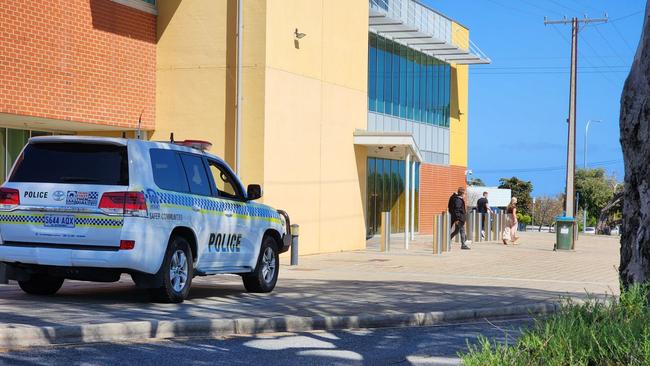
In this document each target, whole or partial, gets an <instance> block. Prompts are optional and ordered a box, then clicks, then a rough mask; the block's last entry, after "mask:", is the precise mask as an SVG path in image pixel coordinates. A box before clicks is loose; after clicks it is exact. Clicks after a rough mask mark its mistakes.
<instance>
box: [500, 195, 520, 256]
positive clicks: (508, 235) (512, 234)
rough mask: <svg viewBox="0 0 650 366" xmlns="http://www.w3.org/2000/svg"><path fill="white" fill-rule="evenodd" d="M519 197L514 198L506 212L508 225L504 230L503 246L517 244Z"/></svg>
mask: <svg viewBox="0 0 650 366" xmlns="http://www.w3.org/2000/svg"><path fill="white" fill-rule="evenodd" d="M517 224H518V222H517V197H512V199H511V200H510V204H509V205H508V208H507V210H506V225H505V228H504V229H503V245H508V241H510V242H512V244H513V245H516V244H517V240H519V237H518V236H517Z"/></svg>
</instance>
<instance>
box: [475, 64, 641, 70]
mask: <svg viewBox="0 0 650 366" xmlns="http://www.w3.org/2000/svg"><path fill="white" fill-rule="evenodd" d="M621 67H624V68H629V67H631V65H598V66H579V67H578V69H601V68H621ZM512 69H566V66H502V67H501V66H485V67H482V68H481V69H480V70H512ZM471 70H476V69H470V71H471Z"/></svg>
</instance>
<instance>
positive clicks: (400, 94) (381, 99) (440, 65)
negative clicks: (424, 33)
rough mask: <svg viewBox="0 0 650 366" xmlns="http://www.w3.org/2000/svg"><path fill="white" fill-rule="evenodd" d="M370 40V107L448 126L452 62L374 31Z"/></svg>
mask: <svg viewBox="0 0 650 366" xmlns="http://www.w3.org/2000/svg"><path fill="white" fill-rule="evenodd" d="M368 39H369V47H368V109H369V110H370V111H372V112H377V113H384V114H388V115H392V116H395V117H399V118H404V119H409V120H414V121H418V122H421V123H427V124H431V125H436V126H443V127H449V104H450V94H451V67H450V66H449V64H447V63H444V62H442V61H440V60H438V59H436V58H434V57H431V56H429V55H426V54H424V53H422V52H419V51H416V50H414V49H412V48H409V47H407V46H404V45H402V44H399V43H397V42H394V41H391V40H389V39H386V38H384V37H381V36H378V35H376V34H374V33H370V34H369V38H368Z"/></svg>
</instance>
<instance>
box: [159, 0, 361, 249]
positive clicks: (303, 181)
mask: <svg viewBox="0 0 650 366" xmlns="http://www.w3.org/2000/svg"><path fill="white" fill-rule="evenodd" d="M236 3H237V2H236V0H220V1H214V0H191V1H190V0H167V1H161V2H160V5H159V16H158V60H157V74H158V75H157V109H156V116H157V120H156V130H155V131H154V132H153V135H152V138H153V139H167V138H168V137H169V133H170V132H171V131H174V134H175V138H176V139H177V140H182V139H185V138H195V139H197V138H198V139H207V140H210V141H212V142H213V145H214V147H213V149H212V151H211V152H213V153H215V154H217V155H220V156H223V157H224V158H226V160H227V161H228V162H229V163H231V165H234V149H235V133H234V132H235V113H236V109H235V103H236V98H235V91H236V85H235V80H236V42H235V33H236V30H237V28H236V16H237V11H236ZM244 4H245V5H244V27H245V28H244V29H245V30H244V48H243V73H242V77H243V92H244V94H243V95H244V100H243V110H242V111H243V122H242V145H241V168H242V169H241V173H240V176H241V178H242V180H243V182H244V183H245V184H249V183H261V184H262V185H263V187H264V197H263V199H262V201H263V202H265V203H268V204H271V205H273V206H274V207H277V208H282V209H285V210H287V211H288V212H289V214H290V215H291V218H292V220H293V222H294V223H298V224H300V225H301V254H310V253H316V252H331V251H338V250H353V249H361V248H364V247H365V218H364V198H365V171H366V152H365V149H363V148H357V149H355V147H354V144H353V132H354V130H355V129H365V128H366V125H367V75H368V71H367V65H368V61H367V47H368V46H367V45H368V39H367V37H368V24H367V21H368V5H367V4H366V3H363V2H349V1H345V0H310V1H304V0H246V1H245V2H244ZM296 28H298V29H299V31H300V32H304V33H306V34H307V35H306V37H304V38H303V39H301V40H299V41H297V40H296V38H295V37H294V31H295V29H296Z"/></svg>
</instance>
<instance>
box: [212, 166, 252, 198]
mask: <svg viewBox="0 0 650 366" xmlns="http://www.w3.org/2000/svg"><path fill="white" fill-rule="evenodd" d="M209 164H210V172H211V173H212V177H213V179H214V184H215V185H216V186H217V191H218V194H219V197H223V198H229V199H237V200H243V199H244V195H243V193H242V192H241V188H240V186H239V184H237V180H236V179H235V177H234V176H233V175H232V173H230V171H229V170H228V169H227V168H226V167H225V166H223V165H222V164H220V163H219V162H216V161H212V160H210V161H209Z"/></svg>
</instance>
